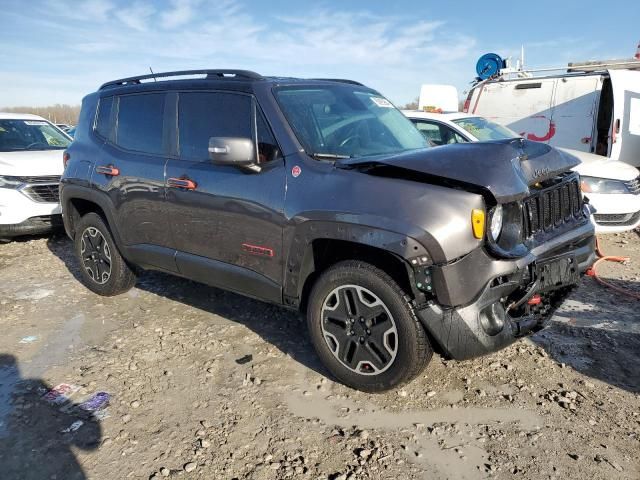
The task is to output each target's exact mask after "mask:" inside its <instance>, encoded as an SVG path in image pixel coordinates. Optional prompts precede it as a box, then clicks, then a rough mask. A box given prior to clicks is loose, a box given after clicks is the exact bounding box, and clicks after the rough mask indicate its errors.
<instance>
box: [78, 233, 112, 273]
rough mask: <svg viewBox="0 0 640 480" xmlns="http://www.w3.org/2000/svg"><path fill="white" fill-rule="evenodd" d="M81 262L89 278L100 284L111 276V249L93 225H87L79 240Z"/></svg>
mask: <svg viewBox="0 0 640 480" xmlns="http://www.w3.org/2000/svg"><path fill="white" fill-rule="evenodd" d="M80 253H81V255H82V264H83V266H84V269H85V270H86V271H87V273H88V274H89V276H90V277H91V279H92V280H93V281H94V282H96V283H98V284H100V285H102V284H105V283H107V282H108V281H109V278H111V251H110V250H109V244H108V243H107V241H106V239H105V238H104V235H102V233H100V230H98V229H97V228H95V227H87V228H86V229H85V230H84V232H82V237H81V240H80Z"/></svg>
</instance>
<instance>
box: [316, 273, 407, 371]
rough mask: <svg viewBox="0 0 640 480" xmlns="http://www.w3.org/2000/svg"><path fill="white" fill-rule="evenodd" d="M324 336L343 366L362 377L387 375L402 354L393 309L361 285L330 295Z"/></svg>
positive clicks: (326, 302) (324, 315) (324, 313)
mask: <svg viewBox="0 0 640 480" xmlns="http://www.w3.org/2000/svg"><path fill="white" fill-rule="evenodd" d="M322 335H323V337H324V340H325V342H326V343H327V346H328V347H329V350H331V353H333V355H334V356H335V357H336V358H337V359H338V360H339V361H340V363H342V365H344V366H345V367H346V368H348V369H349V370H351V371H352V372H355V373H357V374H359V375H378V374H380V373H382V372H384V371H385V370H387V369H388V368H389V367H390V366H391V365H392V364H393V361H394V360H395V358H396V355H397V353H398V330H397V328H396V323H395V321H394V319H393V316H392V315H391V313H390V312H389V309H388V308H387V306H386V305H385V304H384V302H383V301H382V300H381V299H380V298H379V297H378V296H377V295H376V294H374V293H373V292H372V291H371V290H368V289H366V288H364V287H361V286H359V285H342V286H340V287H338V288H336V289H334V290H333V291H331V293H329V295H327V297H326V298H325V300H324V302H323V305H322Z"/></svg>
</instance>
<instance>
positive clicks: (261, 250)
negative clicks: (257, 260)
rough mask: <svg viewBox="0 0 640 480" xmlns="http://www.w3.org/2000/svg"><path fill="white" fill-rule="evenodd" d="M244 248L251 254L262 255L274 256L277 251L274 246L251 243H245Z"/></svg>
mask: <svg viewBox="0 0 640 480" xmlns="http://www.w3.org/2000/svg"><path fill="white" fill-rule="evenodd" d="M242 250H244V251H245V252H247V253H250V254H251V255H258V256H260V257H274V256H275V253H274V252H273V249H272V248H268V247H261V246H260V245H251V244H250V243H243V244H242Z"/></svg>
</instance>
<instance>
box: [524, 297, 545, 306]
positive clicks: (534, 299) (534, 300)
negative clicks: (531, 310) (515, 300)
mask: <svg viewBox="0 0 640 480" xmlns="http://www.w3.org/2000/svg"><path fill="white" fill-rule="evenodd" d="M541 303H542V297H541V296H540V295H538V294H535V295H534V296H533V297H531V298H530V299H529V300H527V305H540V304H541Z"/></svg>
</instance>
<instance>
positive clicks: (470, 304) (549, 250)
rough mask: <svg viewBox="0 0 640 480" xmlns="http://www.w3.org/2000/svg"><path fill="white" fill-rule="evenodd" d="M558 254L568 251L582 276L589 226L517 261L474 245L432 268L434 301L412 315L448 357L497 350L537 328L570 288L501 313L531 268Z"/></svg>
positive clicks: (591, 240)
mask: <svg viewBox="0 0 640 480" xmlns="http://www.w3.org/2000/svg"><path fill="white" fill-rule="evenodd" d="M560 255H572V256H573V257H574V258H575V262H576V264H577V270H578V272H579V274H580V275H581V274H583V273H584V272H585V271H586V269H587V268H589V267H590V266H591V265H592V264H593V262H594V261H595V237H594V227H593V225H592V224H591V223H586V224H585V225H582V226H580V227H578V228H576V229H573V230H571V231H569V232H567V233H566V234H564V235H560V236H559V237H556V238H554V239H551V240H549V241H548V242H545V243H544V244H541V245H539V246H537V247H535V248H533V249H532V250H531V251H530V252H529V254H528V255H526V256H525V257H522V258H519V259H514V260H496V259H494V258H492V257H490V256H489V255H488V254H487V253H486V252H485V251H484V249H477V250H475V251H474V252H472V253H470V254H469V255H467V256H465V257H463V258H461V259H459V260H458V261H456V262H453V263H451V264H448V265H444V266H440V267H434V268H433V274H432V276H433V282H434V291H435V293H436V298H437V300H438V303H435V302H432V303H430V304H428V305H427V306H426V307H425V308H423V309H421V310H419V311H418V317H419V318H420V320H421V322H422V323H423V325H424V326H425V328H426V329H427V330H428V331H429V333H430V334H431V336H432V338H433V339H434V340H435V341H436V342H437V343H438V345H439V346H440V349H441V351H442V352H443V353H444V354H445V355H446V356H448V357H450V358H454V359H457V360H464V359H469V358H474V357H478V356H481V355H484V354H487V353H491V352H494V351H497V350H500V349H501V348H504V347H506V346H507V345H509V344H511V343H513V342H514V341H515V340H516V339H517V338H518V337H521V336H523V335H526V334H527V333H530V332H533V331H536V330H539V329H540V328H542V327H543V326H544V323H545V322H546V320H548V318H549V317H550V316H551V315H552V313H553V311H554V310H555V309H556V308H557V307H558V306H559V305H560V304H561V303H562V301H564V299H565V298H566V297H567V296H568V295H569V293H570V291H571V289H572V287H573V286H575V285H573V286H571V285H569V286H566V285H563V286H562V287H559V288H557V289H555V290H553V289H552V290H545V292H544V293H543V294H542V298H543V303H542V304H541V307H540V308H538V307H536V308H535V309H534V310H535V311H532V312H531V313H530V314H527V315H518V316H515V317H512V316H511V315H510V313H509V312H508V311H507V310H508V308H507V306H508V305H509V303H511V300H508V298H509V296H510V295H515V294H516V293H517V292H521V291H523V289H525V288H526V287H527V286H528V285H531V284H533V283H534V279H533V278H532V273H531V272H532V270H533V267H534V266H535V265H536V264H538V263H540V262H541V261H544V260H547V259H550V258H554V257H557V256H560ZM534 289H535V287H534ZM527 293H529V294H534V293H536V291H529V292H527Z"/></svg>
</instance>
